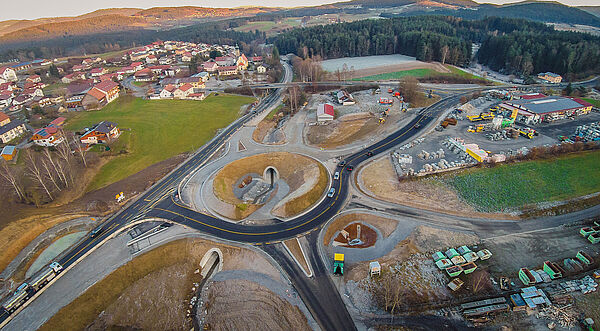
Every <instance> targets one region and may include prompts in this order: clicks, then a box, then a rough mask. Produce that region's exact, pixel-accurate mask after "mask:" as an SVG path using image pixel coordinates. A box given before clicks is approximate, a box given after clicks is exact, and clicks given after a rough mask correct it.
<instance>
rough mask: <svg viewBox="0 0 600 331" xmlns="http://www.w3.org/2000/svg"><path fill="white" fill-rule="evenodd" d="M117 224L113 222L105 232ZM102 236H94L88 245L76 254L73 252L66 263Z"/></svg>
mask: <svg viewBox="0 0 600 331" xmlns="http://www.w3.org/2000/svg"><path fill="white" fill-rule="evenodd" d="M115 226H117V223H113V224H112V225H111V226H110V227H109V228H108V229H106V230H105V231H104V234H107V233H108V232H109V231H110V230H112V229H113V228H114V227H115ZM101 237H102V236H98V237H96V238H93V239H92V240H91V241H90V242H89V243H88V244H87V245H85V246H84V247H82V248H81V249H80V250H78V251H77V252H76V253H75V254H72V255H71V257H70V258H69V259H68V260H66V261H65V263H64V264H65V265H66V264H67V263H69V261H71V260H72V259H73V258H74V257H75V256H77V255H78V254H79V253H81V251H83V250H84V249H86V248H87V247H88V246H89V245H91V244H92V243H93V242H94V241H96V239H99V238H101Z"/></svg>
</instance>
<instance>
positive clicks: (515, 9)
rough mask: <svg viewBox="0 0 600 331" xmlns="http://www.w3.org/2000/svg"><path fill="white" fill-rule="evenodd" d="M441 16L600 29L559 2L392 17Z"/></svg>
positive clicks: (591, 18) (592, 20) (593, 18)
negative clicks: (520, 20)
mask: <svg viewBox="0 0 600 331" xmlns="http://www.w3.org/2000/svg"><path fill="white" fill-rule="evenodd" d="M431 14H441V15H449V16H457V17H462V18H466V19H482V18H485V17H490V16H497V17H510V18H523V19H528V20H533V21H539V22H552V23H568V24H583V25H590V26H595V27H600V17H598V16H595V15H593V14H590V13H589V12H587V11H585V10H582V9H579V8H577V7H569V6H565V5H563V4H561V3H558V2H545V1H544V2H542V1H527V2H519V3H515V4H509V5H503V6H498V5H490V4H482V5H479V6H477V7H476V8H472V9H458V10H452V9H437V10H433V11H431V10H422V11H412V12H409V13H401V14H399V15H382V16H384V17H390V16H413V15H431Z"/></svg>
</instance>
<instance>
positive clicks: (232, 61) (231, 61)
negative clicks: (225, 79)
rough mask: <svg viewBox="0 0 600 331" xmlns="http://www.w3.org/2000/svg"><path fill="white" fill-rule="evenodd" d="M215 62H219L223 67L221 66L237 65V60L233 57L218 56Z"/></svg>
mask: <svg viewBox="0 0 600 331" xmlns="http://www.w3.org/2000/svg"><path fill="white" fill-rule="evenodd" d="M215 62H217V64H218V65H219V66H220V67H221V66H225V67H226V66H231V65H234V64H235V62H236V61H235V59H234V58H232V57H231V56H218V57H216V58H215Z"/></svg>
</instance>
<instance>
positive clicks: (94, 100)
mask: <svg viewBox="0 0 600 331" xmlns="http://www.w3.org/2000/svg"><path fill="white" fill-rule="evenodd" d="M118 97H119V84H117V83H115V82H113V81H112V80H105V81H102V82H100V83H98V84H96V85H95V86H94V87H93V88H91V89H90V90H89V91H88V92H87V94H86V95H85V97H83V100H82V101H81V103H82V105H83V107H84V108H85V109H93V108H101V107H104V106H105V105H107V104H109V103H111V102H113V101H114V100H115V99H116V98H118Z"/></svg>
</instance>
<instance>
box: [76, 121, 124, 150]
mask: <svg viewBox="0 0 600 331" xmlns="http://www.w3.org/2000/svg"><path fill="white" fill-rule="evenodd" d="M120 135H121V130H119V128H118V127H117V124H116V123H113V122H108V121H102V122H100V123H98V124H97V125H96V126H95V127H94V128H93V129H91V130H89V131H88V132H86V133H84V134H83V136H81V138H79V140H80V141H81V143H83V144H87V145H94V144H106V143H110V142H112V141H114V140H115V139H117V138H119V136H120Z"/></svg>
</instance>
